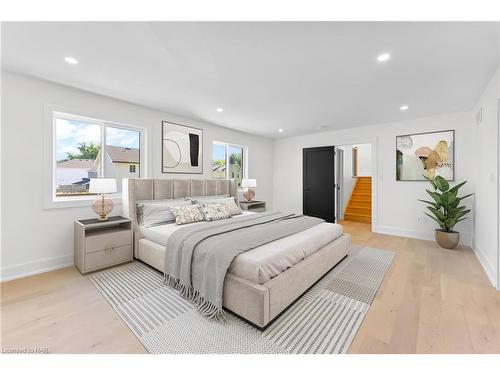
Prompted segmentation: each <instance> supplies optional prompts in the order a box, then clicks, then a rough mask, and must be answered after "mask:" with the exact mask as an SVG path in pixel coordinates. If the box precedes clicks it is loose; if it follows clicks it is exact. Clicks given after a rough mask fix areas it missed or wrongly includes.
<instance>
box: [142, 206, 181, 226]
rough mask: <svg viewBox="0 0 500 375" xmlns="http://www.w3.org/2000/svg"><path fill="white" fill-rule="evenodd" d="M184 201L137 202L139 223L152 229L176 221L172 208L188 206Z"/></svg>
mask: <svg viewBox="0 0 500 375" xmlns="http://www.w3.org/2000/svg"><path fill="white" fill-rule="evenodd" d="M189 204H190V202H186V201H185V200H184V199H158V200H144V201H137V202H136V207H137V221H138V222H139V225H144V226H145V227H151V226H156V225H162V224H168V223H172V222H174V221H175V216H174V214H173V213H172V207H177V206H188V205H189Z"/></svg>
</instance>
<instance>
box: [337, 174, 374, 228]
mask: <svg viewBox="0 0 500 375" xmlns="http://www.w3.org/2000/svg"><path fill="white" fill-rule="evenodd" d="M344 220H348V221H357V222H360V223H371V222H372V178H371V177H356V185H354V188H353V189H352V193H351V198H350V199H349V203H348V204H347V207H346V209H345V212H344Z"/></svg>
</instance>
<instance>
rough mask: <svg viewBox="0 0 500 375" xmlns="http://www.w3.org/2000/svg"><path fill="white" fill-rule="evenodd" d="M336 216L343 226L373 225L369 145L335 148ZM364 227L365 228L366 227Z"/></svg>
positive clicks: (350, 145) (358, 144)
mask: <svg viewBox="0 0 500 375" xmlns="http://www.w3.org/2000/svg"><path fill="white" fill-rule="evenodd" d="M335 149H336V157H337V159H336V164H335V169H336V177H337V178H336V188H337V194H336V196H337V199H336V216H337V218H338V219H339V220H341V221H342V224H343V225H348V224H350V223H352V224H353V225H356V224H355V223H363V224H369V227H370V230H371V223H372V170H371V169H372V144H371V143H357V144H347V145H338V146H335ZM365 226H366V225H365Z"/></svg>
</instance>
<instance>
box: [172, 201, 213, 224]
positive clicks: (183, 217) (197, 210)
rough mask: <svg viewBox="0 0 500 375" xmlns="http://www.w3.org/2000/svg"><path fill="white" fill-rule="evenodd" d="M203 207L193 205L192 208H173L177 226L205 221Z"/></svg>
mask: <svg viewBox="0 0 500 375" xmlns="http://www.w3.org/2000/svg"><path fill="white" fill-rule="evenodd" d="M201 206H202V205H201V204H193V205H190V206H181V207H172V212H173V214H174V215H175V222H176V223H177V224H189V223H196V222H198V221H204V220H205V216H203V212H202V210H201Z"/></svg>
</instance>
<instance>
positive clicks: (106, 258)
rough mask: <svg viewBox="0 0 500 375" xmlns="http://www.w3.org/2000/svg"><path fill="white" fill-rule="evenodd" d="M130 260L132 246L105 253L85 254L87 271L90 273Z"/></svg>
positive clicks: (107, 250)
mask: <svg viewBox="0 0 500 375" xmlns="http://www.w3.org/2000/svg"><path fill="white" fill-rule="evenodd" d="M129 260H132V245H126V246H120V247H113V248H108V249H106V250H104V251H96V252H93V253H90V254H85V271H86V272H89V271H93V270H96V269H99V268H104V267H109V266H112V265H114V264H119V263H123V262H127V261H129Z"/></svg>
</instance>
